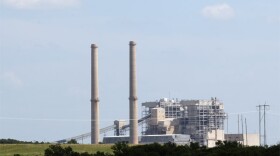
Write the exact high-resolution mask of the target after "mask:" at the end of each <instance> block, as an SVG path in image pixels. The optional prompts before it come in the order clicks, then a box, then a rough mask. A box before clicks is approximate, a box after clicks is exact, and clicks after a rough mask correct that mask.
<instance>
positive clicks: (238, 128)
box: [237, 114, 239, 134]
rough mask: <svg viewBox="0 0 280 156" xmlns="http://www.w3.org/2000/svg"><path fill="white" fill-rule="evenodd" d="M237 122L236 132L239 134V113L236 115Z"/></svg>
mask: <svg viewBox="0 0 280 156" xmlns="http://www.w3.org/2000/svg"><path fill="white" fill-rule="evenodd" d="M237 124H238V133H237V134H239V114H238V116H237Z"/></svg>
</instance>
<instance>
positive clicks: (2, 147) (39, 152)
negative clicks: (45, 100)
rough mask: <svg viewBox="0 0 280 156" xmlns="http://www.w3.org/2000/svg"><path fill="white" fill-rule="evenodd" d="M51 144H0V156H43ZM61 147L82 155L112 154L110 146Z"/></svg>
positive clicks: (65, 145) (80, 145) (82, 145)
mask: <svg viewBox="0 0 280 156" xmlns="http://www.w3.org/2000/svg"><path fill="white" fill-rule="evenodd" d="M50 145H51V144H0V156H14V154H19V155H20V156H43V155H44V153H45V150H46V149H47V148H49V147H50ZM60 146H61V147H63V148H65V147H67V146H70V147H71V148H72V149H73V151H75V152H79V153H83V152H88V153H96V152H97V151H100V152H104V153H113V150H112V149H111V147H112V145H105V144H100V145H86V144H71V145H69V144H61V145H60Z"/></svg>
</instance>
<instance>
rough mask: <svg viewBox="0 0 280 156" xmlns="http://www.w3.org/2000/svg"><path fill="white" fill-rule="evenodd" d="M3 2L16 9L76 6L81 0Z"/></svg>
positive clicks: (20, 0) (17, 0)
mask: <svg viewBox="0 0 280 156" xmlns="http://www.w3.org/2000/svg"><path fill="white" fill-rule="evenodd" d="M2 1H3V4H4V5H6V6H9V7H12V8H15V9H50V8H51V9H53V8H65V7H75V6H78V5H79V4H80V0H2Z"/></svg>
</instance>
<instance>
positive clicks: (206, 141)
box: [57, 41, 260, 147]
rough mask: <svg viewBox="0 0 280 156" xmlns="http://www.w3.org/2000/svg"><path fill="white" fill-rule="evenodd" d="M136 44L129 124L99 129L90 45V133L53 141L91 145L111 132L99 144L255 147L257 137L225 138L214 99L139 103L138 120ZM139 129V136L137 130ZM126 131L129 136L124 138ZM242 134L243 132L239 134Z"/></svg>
mask: <svg viewBox="0 0 280 156" xmlns="http://www.w3.org/2000/svg"><path fill="white" fill-rule="evenodd" d="M137 101H138V98H137V78H136V43H135V42H134V41H130V42H129V121H128V122H129V123H128V124H127V121H125V120H115V121H114V123H113V125H110V126H107V127H105V128H101V129H100V128H99V92H98V47H97V46H96V45H95V44H92V45H91V132H89V133H85V134H82V135H79V136H75V137H71V138H67V139H63V140H59V141H57V142H58V143H64V142H67V141H69V140H71V139H75V140H83V139H85V138H88V137H91V143H92V144H98V143H99V136H100V134H104V133H107V132H109V131H114V136H104V137H103V143H109V144H111V143H116V142H120V141H125V142H129V143H130V144H138V143H140V144H146V143H154V142H158V143H166V142H174V143H177V144H189V143H190V142H197V143H199V145H201V146H207V147H214V146H215V143H216V142H217V141H218V140H221V141H224V140H229V141H238V142H240V143H243V144H245V142H246V145H259V144H260V140H259V139H258V138H259V134H247V131H246V135H245V134H244V133H242V134H239V133H238V134H225V133H224V121H225V119H226V118H227V115H226V113H225V112H224V104H223V102H221V101H220V100H218V99H217V98H216V97H215V98H211V99H206V100H179V99H168V98H162V99H159V100H157V101H151V102H144V103H142V117H141V118H140V119H138V117H137V113H138V109H137ZM140 125H141V128H142V130H141V134H142V135H141V136H138V129H139V126H140ZM127 131H129V135H127ZM242 132H243V131H242Z"/></svg>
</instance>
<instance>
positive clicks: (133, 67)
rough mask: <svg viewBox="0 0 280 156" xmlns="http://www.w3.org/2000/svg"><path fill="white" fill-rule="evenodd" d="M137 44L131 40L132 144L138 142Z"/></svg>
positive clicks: (130, 117)
mask: <svg viewBox="0 0 280 156" xmlns="http://www.w3.org/2000/svg"><path fill="white" fill-rule="evenodd" d="M135 45H136V43H135V42H133V41H130V42H129V126H130V130H129V136H130V137H129V142H130V143H131V144H138V132H137V131H138V123H137V120H138V118H137V95H136V94H137V93H136V90H137V86H136V49H135Z"/></svg>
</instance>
